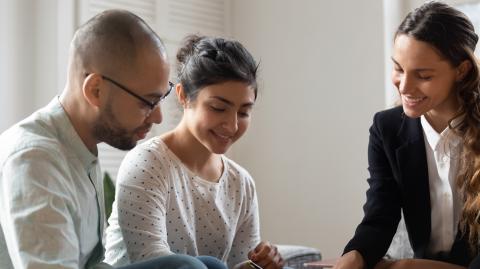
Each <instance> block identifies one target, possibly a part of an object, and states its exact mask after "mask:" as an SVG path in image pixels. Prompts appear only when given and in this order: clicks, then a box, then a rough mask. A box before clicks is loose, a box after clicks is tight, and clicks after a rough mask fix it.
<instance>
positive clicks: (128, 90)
mask: <svg viewBox="0 0 480 269" xmlns="http://www.w3.org/2000/svg"><path fill="white" fill-rule="evenodd" d="M88 75H90V74H89V73H87V74H86V76H88ZM101 76H102V78H103V79H104V80H106V81H108V82H110V83H112V84H113V85H115V86H117V87H118V88H120V89H121V90H123V91H125V92H126V93H128V94H130V95H131V96H133V97H135V98H137V99H138V100H140V101H142V102H143V103H144V104H145V105H146V106H148V107H149V111H148V112H147V115H150V113H151V112H152V111H153V110H154V109H155V107H156V106H157V105H158V104H159V103H160V102H161V101H163V100H164V99H165V97H167V96H168V95H169V94H170V92H171V91H172V89H173V87H174V86H175V84H173V83H172V82H171V81H169V82H168V90H167V92H166V93H165V94H164V95H163V96H161V97H160V99H158V101H156V102H151V101H148V100H147V99H145V98H144V97H141V96H140V95H138V94H136V93H134V92H133V91H132V90H130V89H129V88H127V87H126V86H123V85H122V84H120V83H119V82H117V81H115V80H113V79H111V78H109V77H107V76H104V75H101Z"/></svg>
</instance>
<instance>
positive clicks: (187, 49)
mask: <svg viewBox="0 0 480 269" xmlns="http://www.w3.org/2000/svg"><path fill="white" fill-rule="evenodd" d="M203 38H204V37H203V36H199V35H194V34H193V35H188V36H186V37H185V38H184V40H183V46H182V47H181V48H180V49H179V50H178V52H177V61H178V63H179V64H180V65H183V64H185V63H186V62H187V60H188V57H189V56H191V55H192V54H193V52H194V51H195V45H196V44H197V43H198V42H199V41H200V40H202V39H203Z"/></svg>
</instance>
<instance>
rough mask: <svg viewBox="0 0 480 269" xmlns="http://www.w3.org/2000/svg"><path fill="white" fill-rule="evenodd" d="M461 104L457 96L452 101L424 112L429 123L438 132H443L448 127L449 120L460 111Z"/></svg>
mask: <svg viewBox="0 0 480 269" xmlns="http://www.w3.org/2000/svg"><path fill="white" fill-rule="evenodd" d="M458 108H459V104H458V101H457V99H456V98H455V97H453V98H451V101H450V102H446V103H444V104H443V105H442V106H440V107H437V108H435V109H431V110H430V111H428V112H427V113H425V114H424V116H425V118H426V119H427V121H428V123H430V125H431V126H432V128H433V129H434V130H435V131H436V132H437V133H441V132H443V130H445V129H446V128H447V127H448V122H449V121H450V120H452V119H453V117H454V116H455V114H456V113H457V112H458Z"/></svg>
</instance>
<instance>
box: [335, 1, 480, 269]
mask: <svg viewBox="0 0 480 269" xmlns="http://www.w3.org/2000/svg"><path fill="white" fill-rule="evenodd" d="M477 40H478V37H477V35H476V34H475V32H474V28H473V25H472V23H471V22H470V21H469V20H468V18H467V17H466V16H465V15H464V14H463V13H461V12H460V11H458V10H456V9H454V8H452V7H450V6H448V5H446V4H443V3H439V2H429V3H426V4H424V5H423V6H421V7H420V8H418V9H415V10H414V11H413V12H410V13H409V14H408V15H407V17H406V18H405V19H404V21H403V22H402V23H401V25H400V26H399V28H398V30H397V32H396V34H395V42H394V48H393V56H392V61H393V63H394V70H393V72H392V82H393V84H394V85H395V86H396V88H397V89H398V92H399V95H400V98H401V102H402V106H400V107H396V108H393V109H389V110H386V111H382V112H379V113H377V114H376V115H375V117H374V120H373V125H372V127H371V128H370V141H369V146H368V162H369V168H368V169H369V172H370V178H369V179H368V183H369V189H368V191H367V202H366V204H365V205H364V212H365V216H364V218H363V220H362V222H361V223H360V224H359V225H358V227H357V229H356V231H355V235H354V237H353V238H352V239H351V241H350V242H349V243H348V244H347V246H346V247H345V251H344V255H343V256H342V257H341V258H340V259H339V261H338V262H337V264H336V265H335V267H334V268H335V269H344V268H345V269H355V268H376V269H378V268H409V269H414V268H438V269H441V268H452V269H453V268H465V267H467V266H469V267H470V268H480V267H478V261H476V260H474V259H475V257H476V256H477V254H478V252H479V251H478V250H479V248H478V246H479V244H478V242H479V234H480V224H479V220H478V217H479V214H480V196H479V193H480V77H479V69H478V65H477V62H476V59H475V56H474V54H473V52H474V50H475V46H476V43H477ZM401 211H403V214H404V217H405V223H406V227H407V231H408V235H409V238H410V242H411V245H412V248H413V251H414V255H415V259H406V260H398V261H387V260H382V257H383V256H384V255H385V253H386V251H387V250H388V247H389V245H390V243H391V241H392V237H393V236H394V234H395V231H396V228H397V225H398V222H399V220H400V216H401V214H400V213H401ZM472 261H473V262H472Z"/></svg>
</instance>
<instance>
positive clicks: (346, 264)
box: [333, 250, 365, 269]
mask: <svg viewBox="0 0 480 269" xmlns="http://www.w3.org/2000/svg"><path fill="white" fill-rule="evenodd" d="M363 268H365V260H364V259H363V257H362V254H360V252H358V251H356V250H352V251H349V252H347V253H345V254H344V255H343V256H342V257H340V259H338V261H337V263H336V264H335V266H334V267H333V269H363Z"/></svg>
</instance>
